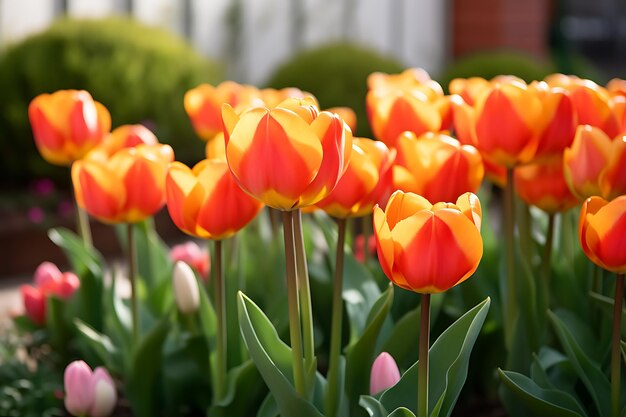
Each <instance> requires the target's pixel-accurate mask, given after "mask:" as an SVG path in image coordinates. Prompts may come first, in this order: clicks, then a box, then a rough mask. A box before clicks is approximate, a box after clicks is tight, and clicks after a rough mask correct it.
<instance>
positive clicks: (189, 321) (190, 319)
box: [181, 313, 198, 336]
mask: <svg viewBox="0 0 626 417" xmlns="http://www.w3.org/2000/svg"><path fill="white" fill-rule="evenodd" d="M181 314H182V315H183V321H184V323H185V327H187V331H188V332H189V334H191V335H193V336H195V335H196V334H198V328H197V327H196V321H195V318H194V313H191V314H186V313H181Z"/></svg>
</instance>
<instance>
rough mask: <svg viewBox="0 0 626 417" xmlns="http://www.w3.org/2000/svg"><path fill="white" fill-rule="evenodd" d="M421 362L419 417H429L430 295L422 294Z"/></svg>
mask: <svg viewBox="0 0 626 417" xmlns="http://www.w3.org/2000/svg"><path fill="white" fill-rule="evenodd" d="M419 344H420V346H419V355H420V356H419V362H418V368H417V372H418V382H417V417H428V348H429V345H430V294H422V309H421V317H420V340H419Z"/></svg>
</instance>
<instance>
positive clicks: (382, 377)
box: [370, 352, 400, 395]
mask: <svg viewBox="0 0 626 417" xmlns="http://www.w3.org/2000/svg"><path fill="white" fill-rule="evenodd" d="M398 381H400V370H399V369H398V365H396V361H395V360H394V359H393V356H391V355H390V354H388V353H387V352H382V353H381V354H380V355H378V357H377V358H376V360H375V361H374V363H373V364H372V371H371V373H370V395H376V394H378V393H379V392H382V391H385V390H386V389H388V388H391V387H393V386H394V385H396V384H397V383H398Z"/></svg>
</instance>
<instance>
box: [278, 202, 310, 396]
mask: <svg viewBox="0 0 626 417" xmlns="http://www.w3.org/2000/svg"><path fill="white" fill-rule="evenodd" d="M293 229H294V228H293V215H292V212H291V211H284V212H283V232H284V240H285V264H286V269H287V296H288V298H287V301H288V304H289V335H290V339H291V354H292V358H293V379H294V385H295V388H296V391H297V392H298V394H300V396H302V397H303V398H306V388H305V385H304V362H303V359H302V331H301V328H300V326H301V322H300V305H299V299H298V281H297V275H296V253H295V252H296V248H295V245H294V230H293Z"/></svg>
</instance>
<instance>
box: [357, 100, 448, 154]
mask: <svg viewBox="0 0 626 417" xmlns="http://www.w3.org/2000/svg"><path fill="white" fill-rule="evenodd" d="M366 100H367V103H366V105H367V114H368V117H369V120H370V124H371V126H372V131H373V132H374V136H376V138H378V139H379V140H381V141H383V142H385V144H386V145H387V146H389V147H390V148H392V147H396V145H397V140H398V136H400V134H401V133H402V132H404V131H410V132H413V133H415V134H416V135H421V134H422V133H426V132H438V131H439V130H441V125H442V120H441V113H440V107H438V105H436V104H435V103H434V102H432V101H430V100H429V98H428V96H427V95H426V94H424V93H423V92H421V91H418V90H370V92H369V93H367V97H366Z"/></svg>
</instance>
